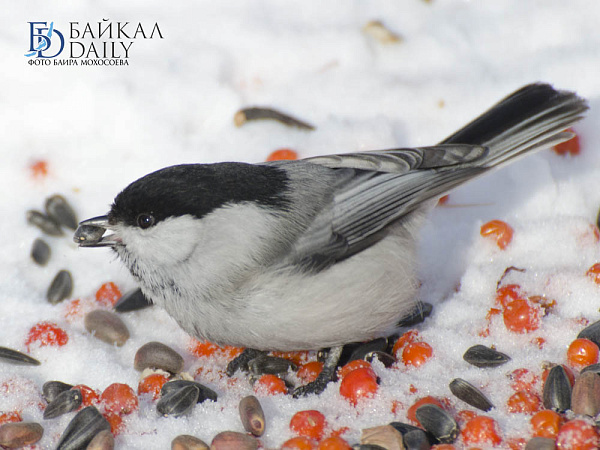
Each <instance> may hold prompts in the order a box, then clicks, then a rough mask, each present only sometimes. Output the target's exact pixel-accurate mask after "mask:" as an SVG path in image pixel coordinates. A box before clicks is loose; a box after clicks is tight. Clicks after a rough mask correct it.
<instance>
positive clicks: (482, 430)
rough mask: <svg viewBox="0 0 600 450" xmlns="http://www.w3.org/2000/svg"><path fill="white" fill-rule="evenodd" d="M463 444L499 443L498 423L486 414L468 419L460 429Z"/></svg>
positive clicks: (500, 440) (500, 439)
mask: <svg viewBox="0 0 600 450" xmlns="http://www.w3.org/2000/svg"><path fill="white" fill-rule="evenodd" d="M461 436H462V438H463V440H464V442H465V444H492V445H500V443H501V442H502V438H501V437H500V432H499V427H498V424H497V423H496V421H495V420H494V419H492V418H491V417H487V416H477V417H475V418H474V419H471V420H469V421H468V422H467V423H466V424H465V426H464V428H463V429H462V431H461Z"/></svg>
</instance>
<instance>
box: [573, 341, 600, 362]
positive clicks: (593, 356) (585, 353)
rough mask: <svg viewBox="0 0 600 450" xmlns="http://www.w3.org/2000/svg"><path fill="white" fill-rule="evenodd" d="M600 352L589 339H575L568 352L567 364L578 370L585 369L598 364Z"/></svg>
mask: <svg viewBox="0 0 600 450" xmlns="http://www.w3.org/2000/svg"><path fill="white" fill-rule="evenodd" d="M599 354H600V350H599V349H598V346H597V345H596V344H594V343H593V342H592V341H590V340H589V339H583V338H579V339H575V340H574V341H573V342H571V345H569V349H568V350H567V362H568V363H569V364H570V365H571V366H572V367H574V368H576V369H583V368H584V367H586V366H589V365H590V364H596V363H597V362H598V355H599Z"/></svg>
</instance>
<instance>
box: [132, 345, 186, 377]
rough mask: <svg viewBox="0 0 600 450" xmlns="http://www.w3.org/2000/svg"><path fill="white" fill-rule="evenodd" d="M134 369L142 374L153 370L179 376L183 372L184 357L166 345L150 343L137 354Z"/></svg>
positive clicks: (143, 346)
mask: <svg viewBox="0 0 600 450" xmlns="http://www.w3.org/2000/svg"><path fill="white" fill-rule="evenodd" d="M133 367H134V368H135V370H139V371H140V372H141V371H142V370H144V369H146V368H153V369H162V370H166V371H167V372H171V373H173V374H177V373H179V372H181V371H182V370H183V357H182V356H181V355H180V354H179V353H177V352H176V351H175V350H173V349H172V348H171V347H169V346H167V345H165V344H162V343H160V342H148V343H147V344H144V345H142V346H141V347H140V348H139V349H138V351H137V352H136V353H135V358H134V360H133Z"/></svg>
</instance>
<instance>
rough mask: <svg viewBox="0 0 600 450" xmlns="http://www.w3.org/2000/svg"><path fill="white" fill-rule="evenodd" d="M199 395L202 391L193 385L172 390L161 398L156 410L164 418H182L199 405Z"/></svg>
mask: <svg viewBox="0 0 600 450" xmlns="http://www.w3.org/2000/svg"><path fill="white" fill-rule="evenodd" d="M199 395H200V390H199V389H198V387H197V386H195V385H193V384H188V385H187V386H182V387H181V388H179V389H173V390H170V391H168V392H167V393H166V394H164V395H163V396H162V397H161V398H160V400H159V401H158V403H157V404H156V410H157V411H158V412H159V413H160V414H162V415H163V416H173V417H179V416H182V415H184V414H186V413H187V412H189V411H191V410H192V408H193V407H194V406H195V405H196V403H198V396H199Z"/></svg>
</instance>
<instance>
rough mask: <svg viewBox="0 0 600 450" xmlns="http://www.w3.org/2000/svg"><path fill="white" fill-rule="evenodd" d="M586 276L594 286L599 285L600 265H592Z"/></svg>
mask: <svg viewBox="0 0 600 450" xmlns="http://www.w3.org/2000/svg"><path fill="white" fill-rule="evenodd" d="M586 275H587V276H588V277H589V278H591V279H592V281H593V282H594V283H596V284H600V263H596V264H594V265H593V266H592V267H590V268H589V269H588V271H587V272H586Z"/></svg>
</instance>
